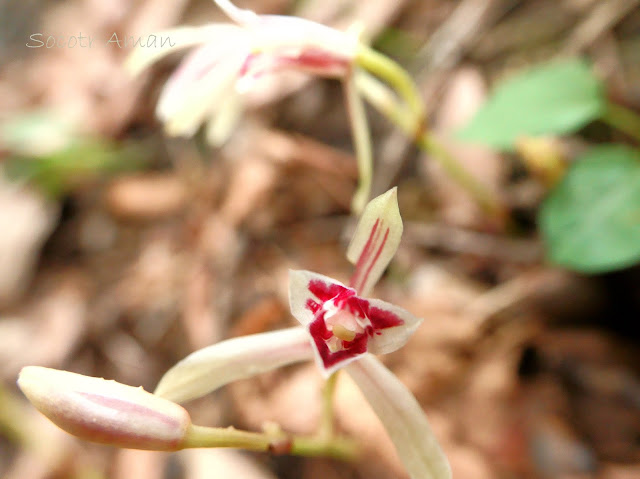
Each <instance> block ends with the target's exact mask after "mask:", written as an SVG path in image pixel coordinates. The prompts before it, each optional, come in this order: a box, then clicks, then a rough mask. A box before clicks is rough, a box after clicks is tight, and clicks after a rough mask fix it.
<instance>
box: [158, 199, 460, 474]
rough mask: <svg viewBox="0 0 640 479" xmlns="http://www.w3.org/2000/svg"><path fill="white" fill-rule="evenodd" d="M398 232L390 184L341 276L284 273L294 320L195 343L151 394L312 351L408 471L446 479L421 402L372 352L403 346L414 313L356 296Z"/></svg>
mask: <svg viewBox="0 0 640 479" xmlns="http://www.w3.org/2000/svg"><path fill="white" fill-rule="evenodd" d="M401 236H402V218H401V217H400V212H399V209H398V202H397V193H396V189H395V188H393V189H391V190H389V191H388V192H386V193H385V194H383V195H381V196H379V197H377V198H375V199H373V200H372V201H370V202H369V203H368V204H367V206H366V207H365V210H364V213H363V215H362V217H361V219H360V222H359V223H358V226H357V228H356V232H355V234H354V237H353V239H352V241H351V244H350V245H349V248H348V251H347V257H348V258H349V260H350V261H351V262H352V263H354V264H355V265H356V269H355V272H354V274H353V276H352V278H351V281H350V286H345V285H343V284H342V283H340V282H338V281H336V280H333V279H331V278H328V277H327V276H323V275H320V274H317V273H313V272H309V271H292V272H291V273H290V284H289V300H290V306H291V312H292V314H293V316H295V317H296V319H297V320H298V321H299V322H300V323H301V324H302V325H303V327H298V328H290V329H285V330H281V331H274V332H269V333H261V334H254V335H251V336H245V337H239V338H234V339H229V340H227V341H223V342H221V343H218V344H214V345H212V346H209V347H207V348H204V349H201V350H199V351H196V352H194V353H193V354H191V355H190V356H187V357H186V358H185V359H183V360H182V361H180V362H179V363H178V364H176V365H175V366H174V367H173V368H172V369H170V370H169V371H168V372H167V374H165V376H164V377H163V378H162V380H161V381H160V383H159V384H158V387H157V389H156V391H155V394H157V395H159V396H161V397H165V398H167V399H170V400H172V401H176V402H182V401H187V400H190V399H194V398H196V397H199V396H202V395H204V394H207V393H208V392H211V391H213V390H214V389H217V388H218V387H220V386H222V385H224V384H227V383H229V382H231V381H235V380H237V379H242V378H246V377H249V376H252V375H254V374H258V373H261V372H265V371H268V370H271V369H275V368H277V367H281V366H284V365H285V364H291V363H295V362H299V361H303V360H310V359H312V358H315V360H316V363H317V364H318V366H319V368H320V371H321V373H322V374H323V375H324V376H325V377H327V376H329V375H330V374H331V373H333V372H334V371H336V370H337V369H339V368H341V367H345V370H346V371H347V372H348V373H349V375H350V376H351V377H352V378H353V380H354V381H355V382H356V384H357V385H358V386H359V387H360V389H361V391H362V393H363V394H364V396H365V397H366V399H367V401H368V402H369V403H370V405H371V407H372V409H373V410H374V411H375V412H376V414H377V415H378V416H379V417H380V420H381V421H382V423H383V424H384V426H385V428H386V430H387V431H388V433H389V436H390V437H391V439H392V441H393V442H394V444H395V446H396V449H397V451H398V455H399V456H400V458H401V459H402V461H403V463H404V464H405V466H406V467H407V470H408V471H409V474H410V476H411V477H412V478H413V479H418V478H424V479H449V478H450V477H451V470H450V467H449V463H448V461H447V458H446V456H445V455H444V453H443V452H442V450H441V448H440V446H439V444H438V442H437V440H436V438H435V436H434V435H433V432H432V431H431V429H430V427H429V424H428V422H427V419H426V417H425V415H424V412H423V411H422V408H421V407H420V405H419V404H418V402H417V401H416V400H415V398H414V397H413V395H412V394H411V392H410V391H409V390H408V389H407V388H406V387H405V386H404V385H403V384H402V383H401V382H400V381H399V380H398V379H397V378H396V376H395V375H393V373H391V372H390V371H389V370H388V369H387V368H386V367H385V366H384V365H382V363H380V361H378V360H377V359H376V358H375V356H373V354H385V353H389V352H392V351H395V350H396V349H398V348H400V347H402V346H403V345H404V344H405V343H406V342H407V340H408V339H409V337H410V336H411V334H412V333H413V332H414V331H415V330H416V328H417V327H418V326H419V324H420V323H421V321H422V320H421V319H418V318H416V317H415V316H413V315H412V314H411V313H409V312H408V311H406V310H404V309H402V308H400V307H398V306H395V305H392V304H390V303H386V302H384V301H380V300H377V299H366V298H365V297H364V296H365V295H366V294H368V293H369V292H370V290H371V289H372V288H373V286H374V284H375V283H376V282H377V280H378V279H379V278H380V276H381V275H382V273H383V272H384V270H385V268H386V267H387V265H388V264H389V261H390V260H391V258H392V257H393V255H394V254H395V252H396V250H397V248H398V245H399V243H400V237H401ZM370 353H373V354H370Z"/></svg>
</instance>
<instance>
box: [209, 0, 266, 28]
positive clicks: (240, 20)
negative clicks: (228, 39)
mask: <svg viewBox="0 0 640 479" xmlns="http://www.w3.org/2000/svg"><path fill="white" fill-rule="evenodd" d="M214 1H215V2H216V5H218V7H220V10H222V11H223V12H224V13H225V14H226V15H227V16H228V17H229V18H230V19H231V20H233V21H234V22H236V23H237V24H239V25H244V26H250V25H253V24H255V23H256V22H258V21H259V19H260V17H259V15H257V14H256V13H255V12H253V11H251V10H243V9H242V8H238V7H236V6H235V5H234V4H233V3H231V2H230V1H229V0H214Z"/></svg>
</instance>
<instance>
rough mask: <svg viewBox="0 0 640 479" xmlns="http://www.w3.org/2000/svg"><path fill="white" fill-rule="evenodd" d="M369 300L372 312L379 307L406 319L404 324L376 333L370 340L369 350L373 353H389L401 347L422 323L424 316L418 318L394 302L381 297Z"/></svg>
mask: <svg viewBox="0 0 640 479" xmlns="http://www.w3.org/2000/svg"><path fill="white" fill-rule="evenodd" d="M368 302H369V306H370V312H371V313H372V312H373V311H374V310H375V309H376V308H377V309H379V310H382V311H385V312H389V313H391V314H393V315H394V316H397V317H398V318H400V319H401V320H402V321H404V324H402V325H401V326H394V327H392V328H385V329H382V330H380V331H379V333H380V334H379V335H378V334H375V335H374V336H373V337H372V338H371V339H370V340H369V344H368V350H369V352H370V353H372V354H388V353H391V352H393V351H395V350H396V349H400V348H401V347H402V346H404V345H405V344H406V342H407V341H408V340H409V338H410V337H411V335H412V334H413V333H414V332H415V330H416V329H418V326H420V324H421V323H422V318H417V317H415V316H414V315H413V314H411V313H410V312H409V311H407V310H406V309H402V308H401V307H399V306H396V305H394V304H391V303H387V302H386V301H382V300H380V299H369V300H368Z"/></svg>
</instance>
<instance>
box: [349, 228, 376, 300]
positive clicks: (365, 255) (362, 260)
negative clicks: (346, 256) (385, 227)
mask: <svg viewBox="0 0 640 479" xmlns="http://www.w3.org/2000/svg"><path fill="white" fill-rule="evenodd" d="M379 225H380V220H379V219H377V220H376V222H375V223H374V224H373V228H371V233H369V239H368V240H367V242H366V243H365V245H364V248H362V252H361V253H360V257H359V258H358V262H357V263H356V269H355V271H354V272H353V275H352V276H351V281H350V282H349V285H350V286H352V287H353V288H355V289H356V291H358V290H359V289H361V288H362V285H363V284H364V282H365V278H366V275H365V276H364V277H363V278H360V276H362V274H363V273H364V267H365V264H366V262H367V261H368V259H369V256H370V255H371V251H372V249H373V245H374V244H375V242H376V239H377V233H378V226H379Z"/></svg>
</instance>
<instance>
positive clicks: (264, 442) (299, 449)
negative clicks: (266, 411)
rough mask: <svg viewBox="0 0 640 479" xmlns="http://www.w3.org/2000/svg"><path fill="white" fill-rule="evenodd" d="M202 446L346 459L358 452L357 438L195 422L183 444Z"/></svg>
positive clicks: (183, 446)
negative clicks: (215, 425) (223, 426)
mask: <svg viewBox="0 0 640 479" xmlns="http://www.w3.org/2000/svg"><path fill="white" fill-rule="evenodd" d="M200 447H232V448H240V449H246V450H249V451H263V452H271V453H274V454H292V455H296V456H326V457H332V458H335V459H341V460H344V461H350V460H353V459H355V457H356V456H357V454H358V450H357V446H356V444H355V442H354V441H352V440H350V439H347V438H341V437H332V438H330V439H325V438H319V437H302V436H289V435H287V434H285V433H283V432H281V431H280V432H272V433H259V432H248V431H240V430H237V429H235V428H233V427H228V428H218V427H204V426H196V425H191V426H190V427H189V430H188V431H187V436H186V439H185V441H184V442H183V444H182V448H183V449H187V448H200Z"/></svg>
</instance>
